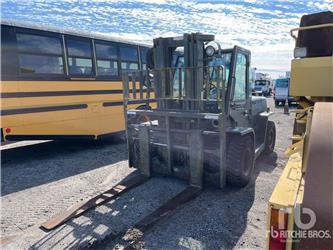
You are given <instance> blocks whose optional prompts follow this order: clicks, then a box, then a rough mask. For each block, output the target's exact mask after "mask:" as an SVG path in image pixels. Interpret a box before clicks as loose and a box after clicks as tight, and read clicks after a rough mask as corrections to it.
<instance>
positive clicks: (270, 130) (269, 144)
mask: <svg viewBox="0 0 333 250" xmlns="http://www.w3.org/2000/svg"><path fill="white" fill-rule="evenodd" d="M275 139H276V129H275V123H274V122H273V121H268V122H267V131H266V135H265V149H264V154H265V155H268V154H270V153H272V152H273V151H274V147H275Z"/></svg>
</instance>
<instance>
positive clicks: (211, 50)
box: [206, 46, 215, 56]
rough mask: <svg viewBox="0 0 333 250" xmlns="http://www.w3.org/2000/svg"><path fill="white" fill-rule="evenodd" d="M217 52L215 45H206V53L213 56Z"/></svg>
mask: <svg viewBox="0 0 333 250" xmlns="http://www.w3.org/2000/svg"><path fill="white" fill-rule="evenodd" d="M214 54H215V48H214V47H213V46H207V47H206V55H207V56H213V55H214Z"/></svg>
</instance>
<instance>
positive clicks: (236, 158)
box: [227, 136, 254, 187]
mask: <svg viewBox="0 0 333 250" xmlns="http://www.w3.org/2000/svg"><path fill="white" fill-rule="evenodd" d="M253 168H254V142H253V137H252V136H234V137H233V138H231V141H230V143H229V145H228V148H227V182H228V183H229V184H230V185H232V186H237V187H245V186H246V185H247V184H248V183H249V181H250V180H251V177H252V172H253Z"/></svg>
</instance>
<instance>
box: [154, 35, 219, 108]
mask: <svg viewBox="0 0 333 250" xmlns="http://www.w3.org/2000/svg"><path fill="white" fill-rule="evenodd" d="M211 41H214V35H204V34H201V33H192V34H184V35H183V36H181V37H167V38H156V39H154V47H153V49H152V53H153V57H152V58H151V59H153V63H151V65H153V69H154V82H155V83H158V84H156V85H155V86H154V88H155V95H156V98H158V99H159V101H158V103H157V109H171V107H173V108H174V107H175V105H174V103H173V102H172V101H170V99H172V98H174V97H175V95H174V86H173V85H174V84H175V83H174V81H173V78H174V75H175V74H177V73H178V74H179V78H178V85H179V86H177V87H178V90H179V92H181V91H183V92H184V93H179V97H181V99H183V100H182V101H181V102H183V103H184V105H180V106H178V107H181V108H184V109H189V110H193V109H198V108H199V106H198V101H199V100H200V99H201V94H202V88H203V79H204V77H205V75H204V74H205V68H204V67H205V66H207V60H206V58H205V44H207V43H209V42H211ZM179 48H181V49H183V55H182V56H183V58H184V65H183V70H181V69H178V72H176V71H177V69H172V68H173V67H174V66H175V65H173V61H174V56H175V51H176V49H179ZM182 79H183V80H184V82H183V83H182V82H181V81H182ZM164 98H166V99H169V100H166V99H164Z"/></svg>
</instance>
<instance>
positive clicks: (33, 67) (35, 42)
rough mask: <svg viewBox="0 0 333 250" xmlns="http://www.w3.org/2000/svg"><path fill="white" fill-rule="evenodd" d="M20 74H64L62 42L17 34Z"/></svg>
mask: <svg viewBox="0 0 333 250" xmlns="http://www.w3.org/2000/svg"><path fill="white" fill-rule="evenodd" d="M16 39H17V46H18V52H19V68H20V74H23V75H24V74H64V66H63V57H62V48H61V40H60V38H58V37H51V36H50V37H49V36H42V35H35V34H27V33H17V34H16Z"/></svg>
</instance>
